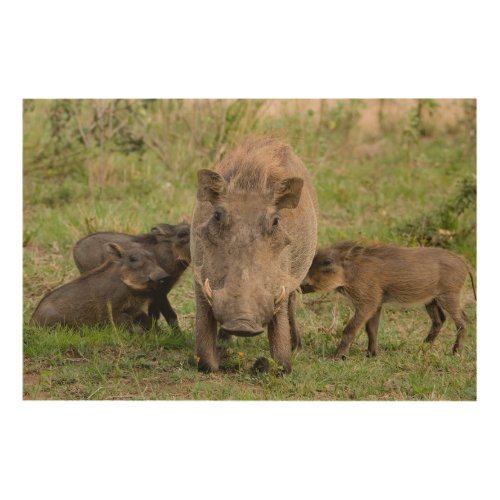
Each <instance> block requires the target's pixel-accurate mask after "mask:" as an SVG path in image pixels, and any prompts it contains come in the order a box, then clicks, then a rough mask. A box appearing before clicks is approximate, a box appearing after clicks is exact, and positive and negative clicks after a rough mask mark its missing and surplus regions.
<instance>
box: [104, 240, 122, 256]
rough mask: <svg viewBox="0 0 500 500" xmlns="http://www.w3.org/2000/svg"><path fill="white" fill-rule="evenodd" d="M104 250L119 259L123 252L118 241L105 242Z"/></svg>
mask: <svg viewBox="0 0 500 500" xmlns="http://www.w3.org/2000/svg"><path fill="white" fill-rule="evenodd" d="M106 252H107V253H108V255H110V256H111V257H114V258H118V259H121V258H122V257H123V254H124V253H125V252H124V250H123V248H122V247H121V246H120V245H118V243H106Z"/></svg>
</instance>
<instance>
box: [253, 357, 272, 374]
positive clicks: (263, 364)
mask: <svg viewBox="0 0 500 500" xmlns="http://www.w3.org/2000/svg"><path fill="white" fill-rule="evenodd" d="M269 368H270V366H269V360H268V359H267V358H257V360H256V361H255V363H254V364H253V366H252V372H253V373H267V372H269Z"/></svg>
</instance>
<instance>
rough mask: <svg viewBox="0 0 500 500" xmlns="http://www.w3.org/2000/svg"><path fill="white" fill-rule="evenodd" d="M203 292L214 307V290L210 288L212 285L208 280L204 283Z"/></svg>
mask: <svg viewBox="0 0 500 500" xmlns="http://www.w3.org/2000/svg"><path fill="white" fill-rule="evenodd" d="M203 292H204V293H205V296H206V298H207V300H208V303H209V304H210V305H212V297H213V295H212V289H211V288H210V283H209V281H208V278H207V279H206V280H205V283H203Z"/></svg>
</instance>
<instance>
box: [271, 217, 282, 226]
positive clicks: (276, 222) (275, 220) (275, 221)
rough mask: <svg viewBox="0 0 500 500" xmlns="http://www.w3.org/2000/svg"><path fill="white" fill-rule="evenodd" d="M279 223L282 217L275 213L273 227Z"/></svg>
mask: <svg viewBox="0 0 500 500" xmlns="http://www.w3.org/2000/svg"><path fill="white" fill-rule="evenodd" d="M279 223H280V218H279V216H278V215H275V216H274V217H273V224H272V225H273V228H276V227H278V224H279Z"/></svg>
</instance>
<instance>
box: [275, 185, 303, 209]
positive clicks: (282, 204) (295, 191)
mask: <svg viewBox="0 0 500 500" xmlns="http://www.w3.org/2000/svg"><path fill="white" fill-rule="evenodd" d="M303 185H304V180H303V179H301V178H300V177H289V178H288V179H284V180H282V181H281V182H279V183H278V184H277V185H276V187H275V188H274V204H275V205H276V208H278V210H279V209H281V208H295V207H296V206H297V205H298V204H299V201H300V195H301V193H302V186H303Z"/></svg>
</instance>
